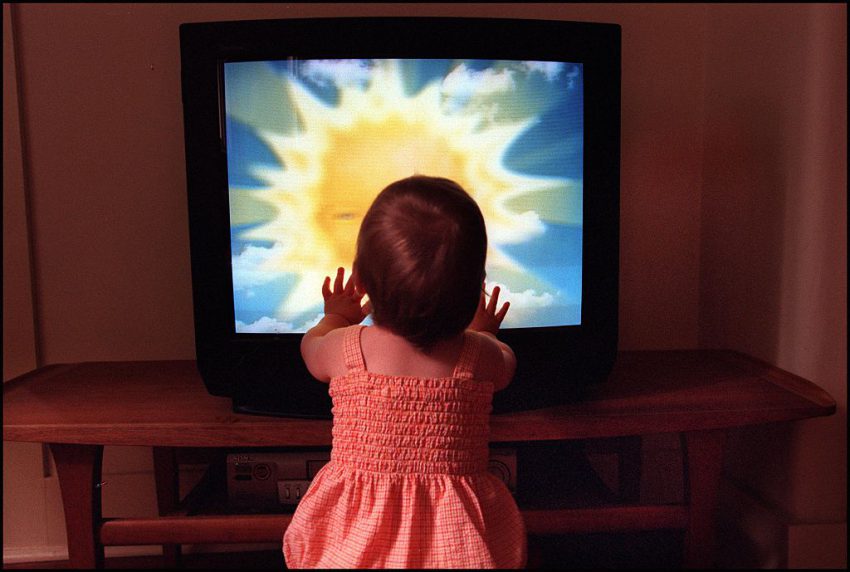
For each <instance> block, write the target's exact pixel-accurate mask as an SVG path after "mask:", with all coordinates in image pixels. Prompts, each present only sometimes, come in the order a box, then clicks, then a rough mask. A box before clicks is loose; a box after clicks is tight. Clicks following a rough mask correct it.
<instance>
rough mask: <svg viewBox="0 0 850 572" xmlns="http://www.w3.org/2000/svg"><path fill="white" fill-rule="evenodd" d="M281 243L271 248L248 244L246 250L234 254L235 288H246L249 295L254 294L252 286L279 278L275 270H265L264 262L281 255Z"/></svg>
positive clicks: (238, 289)
mask: <svg viewBox="0 0 850 572" xmlns="http://www.w3.org/2000/svg"><path fill="white" fill-rule="evenodd" d="M282 248H283V247H282V246H280V245H275V246H273V247H271V248H265V247H262V246H246V247H245V250H243V251H242V252H240V253H239V254H237V255H235V256H233V258H232V259H231V264H232V267H233V289H234V290H235V291H237V292H238V291H240V290H244V291H246V292H247V295H248V296H252V295H253V293H252V292H251V290H250V289H251V288H253V287H255V286H262V285H264V284H268V283H269V282H271V281H272V280H274V279H275V278H278V275H276V274H275V273H273V272H269V271H267V270H263V269H262V267H263V264H264V263H265V262H266V261H267V260H269V259H271V258H274V257H275V256H281V249H282Z"/></svg>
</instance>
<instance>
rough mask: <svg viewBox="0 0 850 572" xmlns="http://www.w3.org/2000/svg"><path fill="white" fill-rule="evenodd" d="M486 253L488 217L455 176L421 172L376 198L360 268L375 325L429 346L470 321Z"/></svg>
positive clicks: (363, 233) (365, 227) (360, 244)
mask: <svg viewBox="0 0 850 572" xmlns="http://www.w3.org/2000/svg"><path fill="white" fill-rule="evenodd" d="M486 256H487V231H486V229H485V226H484V217H483V216H482V215H481V210H480V209H479V208H478V205H477V204H476V203H475V201H474V200H473V199H472V197H470V196H469V194H468V193H467V192H466V191H464V190H463V188H462V187H461V186H460V185H458V184H457V183H455V182H454V181H450V180H448V179H443V178H438V177H427V176H423V175H416V176H413V177H409V178H407V179H402V180H400V181H396V182H395V183H392V184H390V185H389V186H388V187H386V188H385V189H384V190H383V191H381V192H380V194H378V196H377V197H376V198H375V201H374V202H373V203H372V206H371V207H370V208H369V211H368V212H367V213H366V216H365V217H364V218H363V222H362V224H361V226H360V234H359V235H358V237H357V255H356V257H355V260H354V271H355V273H356V274H357V276H358V282H359V284H360V286H361V287H362V288H363V289H364V290H365V291H366V292H367V293H368V295H369V299H370V301H371V302H372V312H373V313H372V316H373V319H374V321H375V323H376V324H377V325H379V326H381V327H384V328H387V329H388V330H390V331H392V332H393V333H396V334H398V335H400V336H403V337H404V338H405V339H407V340H408V341H409V342H411V343H412V344H414V345H416V346H417V347H419V348H420V349H423V350H425V351H429V350H430V349H431V348H433V346H434V344H435V343H436V342H438V341H440V340H442V339H446V338H449V337H451V336H453V335H456V334H458V333H460V332H462V331H463V330H464V329H465V328H466V327H467V326H468V325H469V323H470V322H471V321H472V318H473V317H474V315H475V310H476V308H477V306H478V301H479V298H480V296H481V286H482V282H483V280H484V262H485V259H486Z"/></svg>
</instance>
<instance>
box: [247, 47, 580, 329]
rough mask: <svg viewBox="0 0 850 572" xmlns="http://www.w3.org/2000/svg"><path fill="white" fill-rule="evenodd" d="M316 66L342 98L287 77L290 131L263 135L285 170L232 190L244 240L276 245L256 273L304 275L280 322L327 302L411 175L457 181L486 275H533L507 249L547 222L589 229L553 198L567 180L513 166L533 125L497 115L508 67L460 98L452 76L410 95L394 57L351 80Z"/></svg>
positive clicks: (269, 170)
mask: <svg viewBox="0 0 850 572" xmlns="http://www.w3.org/2000/svg"><path fill="white" fill-rule="evenodd" d="M319 64H321V67H319V68H317V70H320V71H317V70H313V71H311V70H310V69H309V68H307V69H303V70H301V71H302V72H303V73H304V74H307V75H310V74H311V73H312V74H314V75H313V76H312V77H314V78H316V77H318V78H319V79H323V80H324V81H331V80H332V81H333V82H334V86H335V87H336V98H335V99H336V101H335V102H332V103H329V102H328V101H326V100H324V99H322V98H320V97H319V96H318V95H316V94H315V93H314V92H313V91H311V90H310V89H308V87H306V86H305V85H304V83H302V82H301V81H298V80H296V79H294V78H292V77H287V78H283V77H281V78H280V80H279V82H280V85H279V94H280V95H281V103H280V104H281V105H286V106H288V108H289V109H290V111H289V116H288V119H287V120H288V121H289V123H290V128H289V130H288V132H283V130H281V129H277V130H276V129H270V128H268V127H264V126H259V125H258V126H255V132H256V134H257V136H258V137H259V139H260V140H262V142H263V143H264V144H265V146H266V147H267V148H268V149H269V150H270V151H271V153H272V154H273V156H274V158H275V160H276V163H277V165H272V166H257V165H254V166H252V167H251V168H250V172H251V175H252V176H253V177H254V179H255V180H257V181H259V182H260V185H258V187H259V188H255V189H233V188H232V189H231V208H232V210H233V211H234V212H235V213H236V218H239V219H240V222H241V223H242V224H245V225H247V228H246V229H245V230H242V231H241V232H240V233H239V238H240V239H241V240H253V241H260V242H262V243H266V244H268V243H271V244H273V245H274V247H273V248H272V249H270V250H269V251H268V252H266V253H265V255H264V257H263V259H262V262H261V264H258V265H257V267H258V269H259V270H261V271H263V272H267V273H269V274H277V275H280V274H288V275H295V282H294V284H293V285H292V287H291V288H289V290H288V292H287V294H286V295H285V296H283V297H282V300H281V301H280V302H279V306H278V308H277V312H276V313H277V316H278V318H279V319H283V318H285V317H290V316H293V315H295V314H298V313H303V312H306V311H308V310H310V309H311V308H315V307H316V305H317V304H320V303H321V294H320V285H321V281H322V279H323V278H324V276H326V275H330V274H332V273H333V272H334V270H335V269H336V268H337V267H339V266H342V267H346V268H350V267H351V263H352V261H353V259H354V255H355V248H356V237H357V232H358V230H359V228H360V223H361V221H362V219H363V217H364V215H365V214H366V211H367V210H368V208H369V206H370V205H371V203H372V201H373V199H374V198H375V196H376V195H377V193H378V192H379V191H380V190H381V189H383V188H384V187H385V186H386V185H388V184H389V183H392V182H394V181H396V180H399V179H402V178H405V177H408V176H411V175H414V174H425V175H433V176H440V177H445V178H448V179H452V180H454V181H456V182H458V183H459V184H460V185H461V186H462V187H464V188H465V189H467V190H468V191H469V193H470V194H471V195H472V196H473V198H474V199H475V200H476V202H477V203H478V205H479V207H480V208H481V211H482V213H483V215H484V219H485V222H486V225H487V232H488V239H489V244H490V250H489V252H488V273H489V272H491V271H492V270H493V269H497V270H498V269H500V268H501V269H504V270H506V271H509V272H513V273H514V274H522V273H523V272H524V270H525V269H524V268H523V265H522V263H521V262H519V261H517V260H515V259H514V258H513V257H511V256H509V255H508V254H507V253H506V252H505V251H504V250H503V247H505V245H509V244H519V243H523V242H526V241H528V240H531V239H533V238H534V237H536V236H539V235H541V234H542V233H543V232H544V230H545V225H544V223H543V222H542V221H541V216H540V215H541V213H543V215H544V216H546V214H547V213H548V214H549V215H550V216H548V218H550V219H552V218H553V216H555V218H557V217H560V218H562V219H563V218H569V217H573V218H575V217H576V216H578V217H579V221H580V213H565V212H564V208H563V205H562V204H561V202H563V201H562V200H561V199H557V198H553V192H554V191H553V189H561V190H563V188H564V187H565V185H566V181H564V180H563V179H558V178H553V177H543V176H531V175H524V174H521V173H518V172H516V171H513V170H510V169H508V168H507V167H505V166H504V156H505V154H506V153H507V151H508V149H509V148H510V147H511V145H513V144H514V143H516V141H517V139H518V138H519V137H520V136H521V135H522V134H523V133H525V132H526V131H527V130H528V129H529V127H530V126H532V125H533V124H534V123H535V118H534V117H518V118H512V117H504V115H505V113H502V115H503V116H502V117H499V116H498V112H499V111H500V109H499V105H498V102H499V100H498V99H494V98H493V97H492V92H491V91H488V89H490V88H492V87H493V86H494V85H498V83H499V82H502V83H504V81H507V80H509V79H510V78H509V74H508V71H507V70H503V71H501V72H492V73H491V74H490V76H489V77H487V78H486V83H485V78H483V77H482V76H481V75H479V76H477V79H478V81H479V83H478V84H477V85H478V88H479V92H481V93H478V94H475V93H472V94H466V93H458V92H457V90H455V91H452V89H451V86H450V85H448V81H447V80H448V78H449V77H451V76H450V75H449V76H446V78H444V79H443V80H442V81H430V82H428V83H426V84H425V85H424V86H422V87H421V89H418V90H416V91H414V92H410V90H409V89H408V88H406V86H405V82H404V78H403V75H402V72H401V69H400V63H399V62H397V61H393V60H379V61H375V62H372V63H371V64H370V66H369V67H368V77H363V76H358V75H356V74H354V75H352V73H351V62H336V63H334V62H317V65H319ZM358 65H361V64H358ZM455 69H457V68H455ZM361 71H362V68H361ZM463 71H465V69H464V68H461V72H463ZM469 73H471V72H469ZM333 74H337V75H335V76H334V75H333ZM469 77H472V76H471V75H470V76H469ZM503 97H504V95H503ZM559 201H560V202H559ZM529 205H533V206H534V208H528V207H529ZM240 213H241V214H240Z"/></svg>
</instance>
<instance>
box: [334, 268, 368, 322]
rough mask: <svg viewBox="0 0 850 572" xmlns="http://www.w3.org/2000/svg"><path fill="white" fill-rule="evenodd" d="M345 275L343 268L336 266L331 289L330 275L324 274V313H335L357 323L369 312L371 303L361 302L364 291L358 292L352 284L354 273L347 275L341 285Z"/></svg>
mask: <svg viewBox="0 0 850 572" xmlns="http://www.w3.org/2000/svg"><path fill="white" fill-rule="evenodd" d="M344 277H345V269H344V268H341V267H340V268H338V269H337V271H336V280H334V288H333V290H331V277H330V276H326V277H325V282H324V284H322V296H323V297H324V299H325V315H328V314H336V315H337V316H342V317H343V318H345V319H346V320H348V322H349V323H350V324H359V323H360V322H362V321H363V320H364V319H365V318H366V316H368V315H369V313H370V312H371V304H370V303H369V302H368V301H367V302H366V303H365V304H362V301H363V296H365V295H366V293H365V292H359V291H358V290H357V288H356V287H355V285H354V281H353V278H354V275H353V274H352V275H351V276H349V277H348V281H347V282H346V283H345V286H344V287H343V285H342V282H343V278H344Z"/></svg>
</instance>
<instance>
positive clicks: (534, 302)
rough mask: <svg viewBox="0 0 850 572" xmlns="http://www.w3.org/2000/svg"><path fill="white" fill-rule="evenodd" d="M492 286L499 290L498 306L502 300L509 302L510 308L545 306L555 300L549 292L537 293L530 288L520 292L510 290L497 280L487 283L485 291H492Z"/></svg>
mask: <svg viewBox="0 0 850 572" xmlns="http://www.w3.org/2000/svg"><path fill="white" fill-rule="evenodd" d="M494 286H498V287H499V290H500V292H499V306H500V307H501V305H502V304H503V303H504V302H510V303H511V309H513V308H545V307H546V306H551V305H552V304H554V302H555V296H553V295H552V294H550V293H549V292H543V293H542V294H538V293H537V291H536V290H532V289H530V288H529V289H528V290H524V291H522V292H511V291H510V289H509V288H508V287H507V286H505V285H504V284H499V283H498V282H493V283H492V284H487V291H488V292H490V293H492V292H493V287H494ZM508 312H510V310H508Z"/></svg>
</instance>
